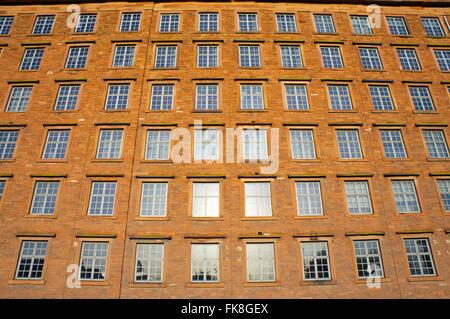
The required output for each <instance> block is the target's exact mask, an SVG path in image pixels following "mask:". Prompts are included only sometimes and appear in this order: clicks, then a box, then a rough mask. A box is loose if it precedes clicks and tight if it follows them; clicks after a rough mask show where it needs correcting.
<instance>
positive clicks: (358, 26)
mask: <svg viewBox="0 0 450 319" xmlns="http://www.w3.org/2000/svg"><path fill="white" fill-rule="evenodd" d="M350 20H351V21H352V27H353V32H354V33H355V34H359V35H367V34H372V33H373V32H372V27H371V25H370V21H369V17H368V16H350Z"/></svg>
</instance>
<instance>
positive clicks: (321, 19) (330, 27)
mask: <svg viewBox="0 0 450 319" xmlns="http://www.w3.org/2000/svg"><path fill="white" fill-rule="evenodd" d="M314 25H315V26H316V32H317V33H335V32H336V30H335V28H334V22H333V17H332V16H331V15H329V14H315V15H314Z"/></svg>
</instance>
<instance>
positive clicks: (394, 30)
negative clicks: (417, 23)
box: [386, 17, 409, 35]
mask: <svg viewBox="0 0 450 319" xmlns="http://www.w3.org/2000/svg"><path fill="white" fill-rule="evenodd" d="M386 21H387V24H388V26H389V32H390V33H391V34H392V35H409V30H408V27H407V26H406V22H405V19H404V18H403V17H386Z"/></svg>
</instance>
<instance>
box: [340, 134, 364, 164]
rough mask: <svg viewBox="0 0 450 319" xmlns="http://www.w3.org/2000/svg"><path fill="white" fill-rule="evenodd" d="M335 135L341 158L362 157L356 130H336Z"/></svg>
mask: <svg viewBox="0 0 450 319" xmlns="http://www.w3.org/2000/svg"><path fill="white" fill-rule="evenodd" d="M336 137H337V141H338V148H339V157H340V158H341V159H361V158H363V157H362V150H361V144H360V142H359V135H358V130H337V131H336Z"/></svg>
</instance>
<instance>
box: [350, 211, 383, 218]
mask: <svg viewBox="0 0 450 319" xmlns="http://www.w3.org/2000/svg"><path fill="white" fill-rule="evenodd" d="M345 216H346V217H349V218H364V217H369V218H375V217H378V215H377V214H375V213H373V212H372V213H370V214H362V213H359V214H356V213H353V214H350V213H349V212H346V213H345Z"/></svg>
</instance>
